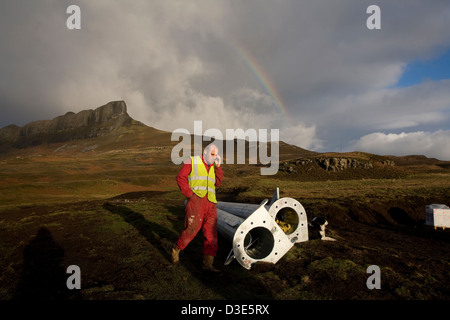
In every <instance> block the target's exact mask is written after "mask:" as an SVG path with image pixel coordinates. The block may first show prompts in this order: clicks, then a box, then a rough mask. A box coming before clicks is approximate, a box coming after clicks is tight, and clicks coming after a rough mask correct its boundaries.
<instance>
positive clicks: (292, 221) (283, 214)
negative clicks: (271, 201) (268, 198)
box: [275, 207, 299, 235]
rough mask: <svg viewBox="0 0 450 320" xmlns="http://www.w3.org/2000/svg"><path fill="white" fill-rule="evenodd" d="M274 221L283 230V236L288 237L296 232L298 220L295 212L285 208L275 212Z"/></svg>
mask: <svg viewBox="0 0 450 320" xmlns="http://www.w3.org/2000/svg"><path fill="white" fill-rule="evenodd" d="M275 221H276V222H277V224H278V226H279V227H280V228H281V230H283V232H284V233H285V234H287V235H289V234H291V233H293V232H294V231H295V230H297V227H298V223H299V218H298V214H297V211H295V210H294V209H292V208H289V207H285V208H282V209H280V211H278V212H277V215H276V217H275Z"/></svg>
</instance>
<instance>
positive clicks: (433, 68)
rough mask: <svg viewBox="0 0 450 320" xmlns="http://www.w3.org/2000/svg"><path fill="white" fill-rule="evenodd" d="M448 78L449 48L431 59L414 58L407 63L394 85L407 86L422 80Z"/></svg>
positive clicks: (449, 72)
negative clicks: (414, 59)
mask: <svg viewBox="0 0 450 320" xmlns="http://www.w3.org/2000/svg"><path fill="white" fill-rule="evenodd" d="M443 79H450V50H447V51H446V52H445V53H444V54H441V55H440V56H438V57H436V58H435V59H432V60H416V61H413V62H411V63H409V64H408V65H407V67H406V68H405V71H404V72H403V75H402V76H401V77H400V79H399V81H398V83H397V85H396V87H409V86H412V85H415V84H419V83H422V82H424V81H428V80H432V81H438V80H443Z"/></svg>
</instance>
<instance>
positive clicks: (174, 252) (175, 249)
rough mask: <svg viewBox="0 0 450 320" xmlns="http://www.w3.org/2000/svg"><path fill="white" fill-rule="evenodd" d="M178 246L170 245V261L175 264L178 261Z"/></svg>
mask: <svg viewBox="0 0 450 320" xmlns="http://www.w3.org/2000/svg"><path fill="white" fill-rule="evenodd" d="M180 251H181V250H180V248H178V246H177V245H176V244H174V245H173V247H172V263H173V264H177V263H178V262H180Z"/></svg>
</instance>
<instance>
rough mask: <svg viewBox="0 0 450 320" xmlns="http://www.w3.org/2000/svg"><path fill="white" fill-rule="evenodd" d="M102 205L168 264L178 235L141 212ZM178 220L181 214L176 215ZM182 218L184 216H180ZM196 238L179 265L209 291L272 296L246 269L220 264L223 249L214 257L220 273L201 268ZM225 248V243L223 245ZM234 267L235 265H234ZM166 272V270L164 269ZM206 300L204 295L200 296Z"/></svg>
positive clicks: (175, 209) (248, 296) (174, 210)
mask: <svg viewBox="0 0 450 320" xmlns="http://www.w3.org/2000/svg"><path fill="white" fill-rule="evenodd" d="M103 208H104V209H106V210H108V211H110V212H111V213H113V214H117V215H119V216H121V217H122V218H123V219H124V220H125V221H126V222H127V223H129V224H130V225H132V226H133V227H135V228H136V230H138V231H139V233H140V234H141V235H142V236H144V237H145V238H146V239H147V241H148V242H149V243H150V244H151V245H153V246H154V247H155V248H157V249H158V250H159V251H160V253H161V254H162V255H163V256H164V258H165V259H167V261H168V262H169V263H171V247H172V244H173V243H174V242H175V241H176V239H177V238H178V234H177V233H175V232H174V231H171V230H169V229H167V228H165V227H163V226H161V225H158V224H156V223H154V222H151V221H148V220H147V219H146V218H145V217H144V216H143V215H142V214H141V213H139V212H135V211H133V210H131V209H130V208H127V207H125V206H122V205H114V204H111V203H109V202H107V203H105V204H103ZM166 208H167V209H168V210H169V211H170V212H171V213H172V214H173V216H180V215H181V214H183V213H184V210H182V209H181V208H180V207H179V206H166ZM179 219H181V217H180V218H179ZM179 219H174V220H173V221H172V223H173V225H174V227H175V229H176V228H180V231H181V227H182V225H183V224H184V223H182V222H181V221H180V220H179ZM181 220H183V221H184V218H183V219H181ZM198 236H199V235H197V237H196V238H195V239H194V240H193V241H192V242H191V243H190V244H189V246H188V248H186V249H185V250H184V251H183V252H182V253H181V255H180V264H181V265H182V266H184V267H185V268H186V270H187V271H188V272H189V273H190V274H191V275H192V276H193V277H195V278H197V279H198V280H199V281H201V283H202V284H203V285H204V286H206V287H209V288H210V289H211V290H213V291H214V292H216V293H217V294H218V295H220V296H221V297H223V298H224V299H272V296H271V295H270V293H269V292H267V290H265V289H264V287H263V286H262V284H261V283H259V281H258V280H257V279H256V278H255V277H253V276H252V275H251V274H249V271H247V270H244V269H241V268H238V270H237V271H236V272H233V271H231V272H230V271H228V270H224V268H227V267H224V268H222V267H221V266H220V264H221V263H223V259H222V258H221V257H219V255H223V250H224V248H222V250H220V246H219V252H218V257H217V259H216V263H215V264H216V265H217V266H219V269H222V272H221V273H220V274H215V273H211V272H207V271H203V270H202V269H201V266H202V265H201V262H202V255H201V246H202V241H200V240H201V239H200V237H198ZM223 246H224V247H226V248H227V249H226V250H229V249H228V248H229V247H230V248H231V246H229V244H225V243H224V244H223ZM234 269H236V268H234ZM168 270H172V272H177V268H176V267H175V269H168ZM168 272H170V271H168ZM191 298H192V297H186V299H191ZM203 298H204V299H208V297H203Z"/></svg>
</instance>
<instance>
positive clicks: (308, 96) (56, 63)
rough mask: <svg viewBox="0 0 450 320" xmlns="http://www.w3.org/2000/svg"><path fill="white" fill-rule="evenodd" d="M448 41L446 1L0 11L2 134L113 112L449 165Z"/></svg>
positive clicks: (28, 4)
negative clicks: (114, 107) (104, 108)
mask: <svg viewBox="0 0 450 320" xmlns="http://www.w3.org/2000/svg"><path fill="white" fill-rule="evenodd" d="M373 4H375V5H377V6H378V7H379V8H380V14H379V19H378V20H376V21H378V22H379V26H380V27H381V28H380V29H371V28H368V24H367V22H368V20H369V22H374V21H375V20H373V18H375V16H373V14H374V12H373V11H369V13H368V10H367V9H368V7H369V6H370V5H373ZM70 5H77V6H78V7H79V8H80V16H79V17H80V20H79V21H80V27H81V29H69V28H68V27H67V21H68V20H69V21H71V22H73V21H74V20H72V18H74V16H73V12H72V11H70V12H69V13H67V8H68V7H69V6H70ZM448 30H450V2H449V1H448V0H430V1H426V0H396V1H392V0H371V1H365V0H303V1H300V0H277V1H273V0H240V1H239V0H198V1H196V0H189V1H186V0H133V1H124V0H96V1H89V0H71V1H67V0H39V1H26V0H2V2H1V4H0V43H1V50H0V112H1V118H0V127H4V126H6V125H10V124H16V125H19V126H23V125H25V124H27V123H29V122H31V121H34V120H43V119H53V118H54V117H57V116H59V115H62V114H65V113H66V112H68V111H72V112H79V111H81V110H86V109H95V108H97V107H99V106H101V105H104V104H106V103H108V102H110V101H114V100H124V101H125V102H126V104H127V106H128V113H129V115H130V116H131V117H133V118H134V119H136V120H138V121H141V122H143V123H145V124H146V125H149V126H151V127H155V128H157V129H161V130H166V131H173V130H175V129H181V128H183V129H187V130H189V131H190V132H193V125H194V121H195V120H201V121H202V124H203V130H206V129H208V128H214V129H219V130H221V131H222V132H223V133H224V135H225V132H226V129H235V130H236V129H243V130H247V129H256V130H258V129H267V130H269V129H279V130H280V139H281V140H283V141H285V142H287V143H290V144H294V145H297V146H299V147H302V148H305V149H309V150H314V151H318V152H332V151H335V152H348V151H364V152H370V153H376V154H381V155H409V154H423V155H426V156H428V157H434V158H438V159H441V160H450V68H449V65H450V37H449V36H448V34H449V31H448Z"/></svg>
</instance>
